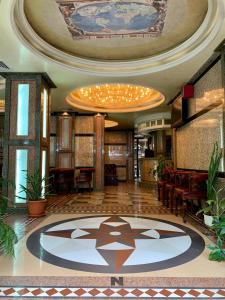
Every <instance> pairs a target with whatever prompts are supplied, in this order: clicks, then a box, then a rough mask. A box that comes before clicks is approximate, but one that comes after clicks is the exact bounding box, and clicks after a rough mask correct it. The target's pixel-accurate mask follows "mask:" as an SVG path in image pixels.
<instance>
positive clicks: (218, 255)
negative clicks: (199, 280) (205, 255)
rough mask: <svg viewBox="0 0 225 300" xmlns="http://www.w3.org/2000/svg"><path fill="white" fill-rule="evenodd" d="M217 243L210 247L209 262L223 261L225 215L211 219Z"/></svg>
mask: <svg viewBox="0 0 225 300" xmlns="http://www.w3.org/2000/svg"><path fill="white" fill-rule="evenodd" d="M212 228H213V229H214V231H215V234H216V237H217V241H216V244H215V245H210V246H209V247H208V248H209V249H210V250H211V252H210V253H209V260H215V261H225V247H224V243H225V215H221V216H220V217H215V218H214V219H213V227H212Z"/></svg>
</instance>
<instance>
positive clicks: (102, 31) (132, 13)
mask: <svg viewBox="0 0 225 300" xmlns="http://www.w3.org/2000/svg"><path fill="white" fill-rule="evenodd" d="M56 2H57V3H58V5H59V9H60V11H61V13H62V15H63V18H64V20H65V22H66V26H67V28H68V30H69V32H70V33H71V35H72V37H73V39H87V38H88V39H90V38H111V37H113V36H116V37H118V36H120V37H124V36H129V37H136V36H141V37H145V36H146V35H147V36H159V35H160V34H161V32H162V30H163V27H164V22H165V17H166V11H167V0H161V1H158V0H145V1H141V2H138V1H130V2H128V1H127V0H125V1H123V0H120V1H118V0H110V1H79V0H76V1H65V0H56Z"/></svg>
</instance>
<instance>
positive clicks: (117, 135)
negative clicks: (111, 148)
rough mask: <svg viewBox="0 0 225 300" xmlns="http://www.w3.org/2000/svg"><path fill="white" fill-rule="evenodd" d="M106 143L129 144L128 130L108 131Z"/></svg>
mask: <svg viewBox="0 0 225 300" xmlns="http://www.w3.org/2000/svg"><path fill="white" fill-rule="evenodd" d="M105 144H127V132H126V131H124V132H123V131H115V132H113V131H106V132H105Z"/></svg>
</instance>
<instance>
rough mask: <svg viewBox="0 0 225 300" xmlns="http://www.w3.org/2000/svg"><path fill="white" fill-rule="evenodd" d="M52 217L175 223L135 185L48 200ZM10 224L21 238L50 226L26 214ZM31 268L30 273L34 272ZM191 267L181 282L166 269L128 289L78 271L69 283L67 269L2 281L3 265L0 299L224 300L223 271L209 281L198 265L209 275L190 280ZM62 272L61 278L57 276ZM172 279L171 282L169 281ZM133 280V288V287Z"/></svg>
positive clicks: (11, 219) (137, 280) (11, 217)
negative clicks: (119, 217) (146, 219)
mask: <svg viewBox="0 0 225 300" xmlns="http://www.w3.org/2000/svg"><path fill="white" fill-rule="evenodd" d="M48 213H50V214H51V213H53V214H55V213H64V214H65V213H66V214H67V213H68V214H74V216H76V215H77V214H79V213H83V214H84V215H85V214H87V213H89V214H90V213H92V214H93V213H95V214H99V213H105V214H108V213H109V214H118V213H119V214H135V215H152V214H157V215H159V218H161V215H162V217H163V215H165V216H164V218H166V219H167V218H171V216H170V214H169V212H168V210H167V209H166V208H164V207H162V206H161V203H160V202H158V200H156V192H155V191H149V190H148V189H140V188H139V187H138V186H136V185H132V184H130V185H121V186H119V187H108V188H106V190H105V192H104V193H87V192H84V193H79V194H71V195H66V196H58V197H52V199H50V200H49V206H48ZM54 216H57V215H52V216H51V218H55V217H54ZM167 216H168V217H167ZM6 219H7V221H8V222H9V223H10V224H12V225H13V226H14V228H15V230H16V232H17V234H18V237H19V239H20V238H22V237H23V236H24V235H25V234H27V233H28V232H29V231H30V230H32V229H33V228H34V227H37V226H38V227H39V226H40V225H38V224H39V223H41V222H42V221H43V220H44V221H45V218H41V219H29V218H28V217H27V216H26V215H23V214H20V215H15V214H9V215H8V216H7V217H6ZM20 252H21V251H19V252H18V253H17V254H16V255H18V258H19V259H20V264H22V262H23V261H24V259H25V258H24V257H23V255H22V257H20V255H21V253H20ZM206 257H207V256H206ZM21 258H22V262H21ZM36 260H37V259H35V260H34V261H33V262H35V264H36V263H37V261H36ZM25 261H26V259H25ZM25 261H24V263H25ZM208 263H209V262H208V261H207V264H208ZM13 264H14V263H13ZM26 264H28V265H29V266H30V267H31V266H32V267H31V269H33V270H34V273H35V264H34V265H33V264H32V263H30V262H29V260H28V261H27V262H26ZM45 264H46V263H44V262H43V265H44V266H45ZM209 264H210V263H209ZM214 264H215V263H213V265H214ZM28 265H27V268H28V269H29V266H28ZM37 266H38V264H36V267H37ZM46 266H47V269H46V267H45V270H49V266H50V265H48V264H47V265H46ZM1 267H2V268H3V269H2V268H1ZM186 267H187V266H185V265H184V269H183V274H182V272H181V273H180V275H178V276H181V277H176V275H177V274H174V273H173V274H170V273H168V272H167V270H165V271H166V272H165V273H160V274H158V277H154V275H152V276H153V277H151V278H152V279H151V280H150V281H149V279H150V278H149V277H148V275H147V273H146V274H145V273H143V275H141V277H140V276H134V277H129V278H128V279H129V280H128V279H127V280H126V279H125V278H124V280H125V283H124V286H119V287H117V286H113V285H110V277H109V279H107V280H106V279H104V278H103V277H101V278H99V277H95V276H94V277H93V275H92V273H87V274H81V275H82V276H80V275H79V272H76V275H77V277H76V276H74V275H75V274H74V275H73V276H72V277H71V279H69V277H67V279H65V277H62V274H64V275H66V276H71V273H68V274H67V271H63V270H64V269H63V268H58V270H55V271H54V270H51V268H50V270H51V271H49V272H50V274H51V273H52V275H51V276H49V275H48V274H45V273H43V274H42V275H41V276H43V275H47V277H46V276H45V277H40V274H39V275H38V274H37V276H39V277H37V276H34V275H33V276H29V277H24V275H23V276H22V277H21V276H18V275H16V273H15V275H14V276H12V277H11V276H1V269H2V270H4V264H2V263H0V298H4V299H5V300H7V299H15V298H19V299H27V300H28V299H46V298H47V299H50V298H52V299H57V298H61V299H64V298H66V299H85V298H87V299H114V298H115V299H124V298H133V299H134V298H141V299H145V298H146V299H149V298H150V299H225V282H224V280H223V278H224V277H225V274H224V275H223V276H222V278H221V274H220V273H221V271H219V270H218V272H219V273H218V272H217V273H216V272H215V276H217V277H218V278H209V277H208V278H207V276H208V271H210V270H211V267H209V266H207V267H206V265H205V264H204V263H203V264H202V263H201V264H200V265H199V266H198V267H197V265H196V264H195V263H193V264H192V263H191V264H190V267H189V269H191V270H192V269H193V271H195V268H198V269H199V268H200V269H202V271H203V272H205V276H204V277H203V278H199V277H198V278H193V279H192V278H186V277H185V276H186V271H185V270H186ZM214 267H215V266H214ZM218 267H220V268H219V269H220V270H221V264H218ZM60 269H61V270H60ZM29 270H30V269H29ZM59 270H60V272H61V273H60V272H59V273H57V272H58V271H59ZM211 271H212V270H211ZM73 272H74V271H73ZM160 272H163V271H160ZM188 272H189V271H188ZM190 272H191V271H190ZM211 273H212V272H211ZM148 274H149V273H148ZM153 274H154V272H153ZM163 274H164V275H163ZM169 274H170V275H169ZM181 274H182V275H181ZM168 275H169V276H170V277H168ZM60 276H61V277H60ZM87 276H88V277H87ZM142 276H143V277H142ZM171 276H172V277H171ZM193 276H194V275H193ZM210 276H211V275H210ZM175 277H176V278H175ZM40 278H42V279H40ZM60 278H61V279H60ZM75 278H76V279H75ZM85 278H86V279H85ZM153 278H155V279H154V280H156V282H155V284H152V282H153V281H152V280H153ZM130 280H131V283H132V284H130ZM180 280H181V282H180ZM84 282H85V284H84ZM60 283H61V284H60Z"/></svg>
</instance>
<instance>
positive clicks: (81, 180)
mask: <svg viewBox="0 0 225 300" xmlns="http://www.w3.org/2000/svg"><path fill="white" fill-rule="evenodd" d="M94 170H95V169H94V168H81V169H80V173H79V175H78V176H76V178H75V183H76V191H77V192H78V189H79V186H85V185H87V186H88V188H89V192H91V184H92V174H93V172H94Z"/></svg>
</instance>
